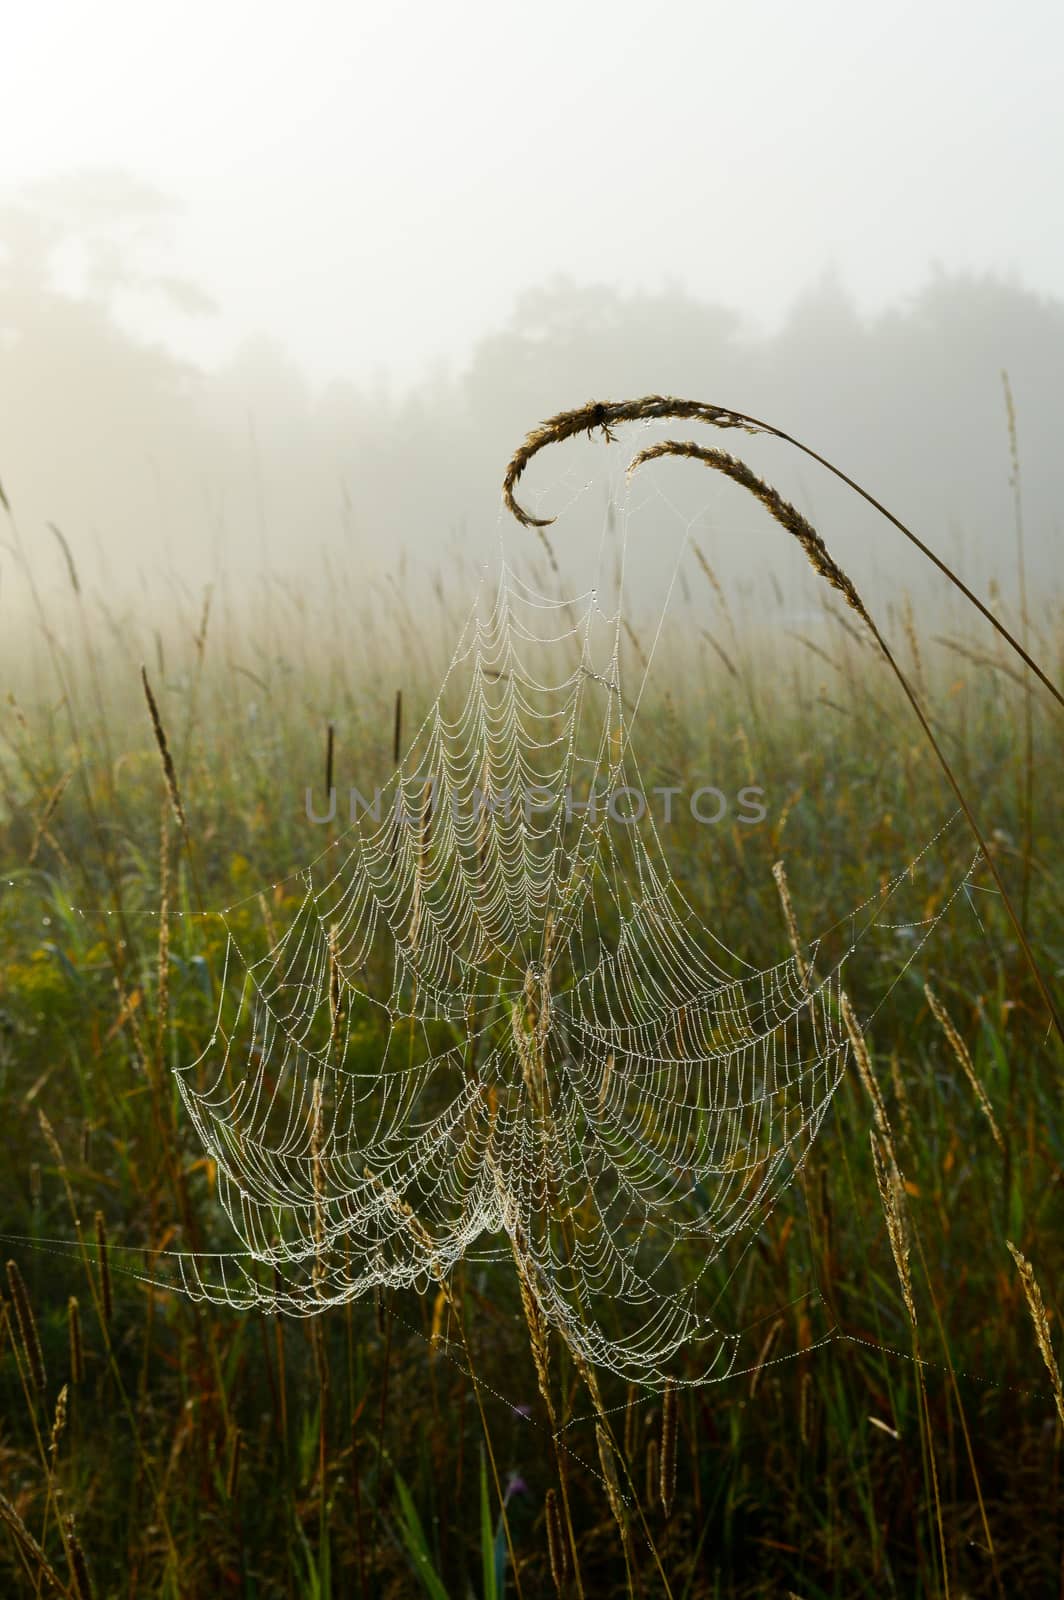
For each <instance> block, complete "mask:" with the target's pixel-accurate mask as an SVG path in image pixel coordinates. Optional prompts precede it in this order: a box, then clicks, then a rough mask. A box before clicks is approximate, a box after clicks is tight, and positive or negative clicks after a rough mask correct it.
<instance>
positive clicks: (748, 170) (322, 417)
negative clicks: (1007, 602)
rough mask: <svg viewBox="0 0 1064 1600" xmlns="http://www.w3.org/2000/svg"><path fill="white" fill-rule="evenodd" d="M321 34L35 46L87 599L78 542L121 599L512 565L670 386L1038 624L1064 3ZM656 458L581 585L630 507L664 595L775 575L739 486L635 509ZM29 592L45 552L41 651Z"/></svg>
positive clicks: (1057, 359) (617, 495)
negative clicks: (529, 447)
mask: <svg viewBox="0 0 1064 1600" xmlns="http://www.w3.org/2000/svg"><path fill="white" fill-rule="evenodd" d="M300 16H301V22H300V32H299V35H298V37H297V36H296V35H295V34H293V33H292V32H291V29H290V25H289V23H288V14H287V13H286V12H282V11H281V10H280V8H277V9H275V10H271V9H270V8H265V9H263V8H258V7H256V8H254V9H252V8H250V7H246V6H242V5H237V4H233V5H232V6H227V7H225V8H221V10H220V11H219V8H217V7H215V8H212V9H211V10H210V11H208V10H207V9H206V8H204V7H197V6H196V5H192V6H183V7H181V8H176V7H168V6H165V5H164V6H161V7H157V8H151V11H150V12H146V11H144V10H143V9H142V8H136V7H132V6H126V5H120V4H110V5H108V4H105V5H103V6H102V7H101V8H94V9H93V11H92V13H91V14H90V13H87V12H84V11H83V10H82V9H81V8H79V7H75V6H72V5H60V4H53V5H43V6H42V7H39V8H34V11H33V14H32V15H27V16H24V17H22V18H21V19H20V20H19V22H18V24H17V25H16V27H15V35H16V37H15V43H14V47H13V59H14V60H16V61H17V62H18V66H19V70H18V71H17V72H16V73H15V74H14V75H13V81H12V88H11V93H10V94H9V95H8V97H7V101H6V103H5V106H4V109H3V113H2V115H3V118H4V123H5V134H6V136H5V138H4V139H3V140H2V141H0V149H2V154H0V351H2V361H0V483H2V485H3V488H4V491H5V493H6V495H7V498H8V500H9V501H10V504H11V506H12V509H13V511H14V513H15V515H16V518H17V521H18V525H19V529H20V532H21V537H22V540H23V542H24V545H25V546H26V547H27V548H28V549H29V550H30V551H31V553H32V559H33V562H34V566H35V570H36V571H37V574H38V579H39V581H40V582H41V583H42V584H43V585H44V586H45V588H47V587H48V585H50V584H59V583H62V582H64V581H66V576H67V572H66V565H65V556H64V554H63V551H62V548H61V546H60V544H59V542H58V540H57V539H56V537H55V535H54V533H53V532H52V528H51V527H50V525H54V527H58V528H59V529H60V530H61V532H62V534H63V536H64V538H65V539H66V541H67V544H68V546H69V548H70V551H71V552H72V554H73V556H74V558H75V560H76V561H77V563H78V565H79V568H80V570H81V571H82V573H83V574H84V575H86V581H91V582H96V583H99V584H101V585H107V586H110V587H112V588H119V587H122V586H127V587H130V588H133V587H136V586H138V585H139V586H141V587H143V586H145V585H148V584H149V583H150V580H151V579H152V577H153V575H154V576H157V575H158V574H159V573H160V572H167V573H171V574H178V575H180V577H181V578H182V580H183V581H184V582H186V583H188V584H189V585H193V586H194V585H200V584H203V583H206V582H208V581H211V580H212V579H215V578H217V577H218V575H219V574H220V573H223V572H224V573H228V574H230V575H236V576H238V577H242V576H243V575H245V574H250V573H253V572H255V571H261V570H262V569H263V568H269V569H271V570H273V569H276V570H281V571H287V572H289V573H291V572H295V573H297V574H298V573H301V572H302V573H305V574H308V573H310V572H312V571H315V570H317V571H320V570H321V569H322V565H323V563H327V562H328V560H329V559H331V558H334V557H337V556H339V555H342V556H343V557H344V558H345V559H348V560H351V561H354V562H356V563H357V564H358V566H359V568H360V570H364V571H365V572H366V573H367V575H369V574H372V573H374V572H381V571H385V570H393V571H394V570H397V568H398V566H399V563H400V562H401V561H402V560H403V559H404V558H405V561H406V563H407V565H406V568H405V571H406V572H407V573H408V574H409V573H414V574H417V573H419V572H420V573H424V572H425V571H427V570H428V569H429V568H430V567H440V568H441V569H443V570H445V571H446V570H447V569H448V568H449V567H453V565H454V563H455V561H456V560H457V557H458V554H459V552H462V553H463V554H464V556H465V558H466V559H467V560H468V561H470V562H472V563H476V562H478V561H481V560H482V559H484V558H485V556H486V555H487V554H489V553H490V552H491V550H492V548H493V542H494V540H495V539H496V538H497V536H498V532H499V530H500V527H501V526H502V524H501V520H500V512H499V485H500V481H501V476H502V471H503V468H504V466H505V463H506V460H507V458H508V457H509V455H510V454H511V452H512V450H513V448H514V447H515V445H516V444H517V443H518V442H519V441H520V440H521V438H522V437H523V435H524V434H525V432H526V431H527V429H528V428H529V427H531V426H533V425H534V424H535V423H537V422H538V421H539V420H541V419H542V418H543V417H545V416H547V415H549V414H551V413H552V412H554V411H557V410H559V409H563V408H567V407H570V406H574V405H578V404H580V403H582V402H583V401H585V400H586V399H588V398H589V397H592V396H594V397H601V398H610V399H621V398H628V397H631V396H634V395H638V394H641V393H645V392H648V391H657V392H665V393H673V394H678V395H684V396H690V397H697V398H700V399H705V400H709V401H713V402H715V403H718V404H723V405H727V406H732V407H736V408H739V409H743V410H747V411H750V412H752V413H754V414H755V415H758V416H761V417H764V418H765V419H766V420H768V421H770V422H772V423H774V424H776V425H778V426H780V427H782V428H784V429H786V430H787V431H789V432H791V433H793V434H795V435H797V437H798V438H800V439H802V440H803V441H805V442H807V443H808V444H810V445H811V446H813V447H814V448H815V449H816V450H817V451H819V452H820V453H821V454H824V455H826V456H828V457H830V458H831V459H833V460H834V461H836V462H837V463H838V464H839V465H840V466H841V467H842V468H844V470H846V471H847V472H848V473H849V474H851V475H852V476H854V477H856V478H857V479H859V480H860V481H861V482H863V483H864V484H865V485H866V486H867V487H868V488H869V489H870V490H871V491H872V492H873V493H875V494H876V495H877V496H878V497H880V498H881V499H882V500H884V501H885V502H886V503H887V504H888V505H889V506H890V507H891V509H892V510H893V511H895V512H896V513H897V514H898V515H899V516H901V517H903V518H904V519H905V520H906V521H909V522H911V523H912V524H913V525H914V526H915V527H916V528H917V530H918V531H919V532H920V533H921V535H922V536H923V537H925V538H926V539H927V540H928V541H929V542H930V543H932V544H933V545H934V546H935V548H936V549H939V550H940V551H941V552H942V553H943V554H944V555H945V556H946V557H947V558H948V559H950V560H951V561H954V562H956V563H957V564H958V565H959V566H960V567H961V569H962V570H963V572H964V573H965V575H966V576H967V577H968V578H969V579H970V580H971V581H973V582H976V583H978V584H980V585H981V586H985V585H986V584H988V583H989V582H990V580H991V579H996V580H998V581H999V582H1000V583H1001V584H1002V585H1003V586H1004V588H1005V589H1006V591H1007V590H1008V589H1009V586H1010V585H1011V583H1012V581H1013V577H1014V572H1015V548H1016V534H1015V511H1016V507H1015V500H1014V488H1015V485H1014V483H1013V482H1012V475H1013V474H1012V463H1011V459H1010V439H1009V429H1008V422H1007V415H1006V403H1005V391H1004V385H1003V378H1002V373H1003V372H1006V371H1007V374H1008V379H1009V383H1010V385H1011V390H1012V394H1013V396H1014V400H1015V421H1016V430H1017V431H1016V440H1017V443H1018V450H1019V462H1020V468H1021V473H1020V483H1021V487H1022V511H1023V518H1024V526H1025V532H1026V541H1027V559H1028V564H1029V569H1030V572H1031V575H1032V579H1033V581H1035V582H1037V583H1038V584H1039V585H1041V586H1042V588H1043V589H1045V588H1047V587H1049V586H1052V584H1053V583H1054V582H1055V580H1056V579H1057V578H1058V577H1059V569H1060V562H1059V550H1060V537H1061V527H1060V520H1061V512H1060V507H1061V506H1062V505H1064V493H1062V491H1064V458H1062V453H1061V452H1060V450H1059V447H1058V444H1057V439H1056V431H1057V425H1056V418H1057V417H1058V416H1059V411H1060V388H1061V379H1062V377H1064V300H1061V299H1060V298H1059V297H1058V296H1057V295H1056V294H1055V293H1054V291H1055V289H1056V286H1057V285H1061V284H1064V236H1062V235H1061V234H1060V231H1059V230H1057V229H1052V228H1050V227H1049V226H1048V225H1047V222H1046V218H1047V215H1051V214H1052V209H1053V198H1052V197H1053V192H1054V186H1055V179H1056V174H1055V172H1054V166H1055V165H1056V163H1057V161H1058V152H1059V150H1060V148H1062V147H1064V137H1062V136H1064V126H1062V120H1064V119H1062V113H1061V110H1060V106H1059V97H1054V96H1053V95H1052V94H1051V93H1050V92H1049V85H1050V76H1049V75H1050V73H1051V71H1052V62H1053V60H1054V59H1055V53H1054V52H1055V46H1057V45H1059V42H1060V33H1061V29H1060V24H1059V19H1058V18H1057V16H1056V13H1055V12H1054V11H1051V10H1050V8H1049V7H1048V6H1029V7H1024V8H1021V9H1020V11H1018V12H1017V13H1015V14H1014V16H1012V17H1010V20H1009V24H1008V28H1007V31H1005V32H1004V33H1003V32H1002V31H1001V30H1002V24H1001V21H1000V12H999V11H998V10H997V8H991V7H989V6H975V7H971V6H966V7H964V8H961V7H959V6H953V5H939V6H930V7H921V8H920V10H919V11H917V10H916V9H915V8H905V7H901V8H894V9H893V10H891V11H890V12H889V13H887V12H884V13H882V14H876V15H873V14H872V13H871V12H869V13H867V14H865V13H860V12H858V13H854V12H853V11H852V9H851V8H846V9H845V10H844V9H843V8H842V7H841V6H837V5H834V4H827V3H823V0H821V3H819V4H816V5H812V6H810V7H805V8H801V9H800V10H799V11H796V10H795V9H794V8H791V7H785V6H782V5H771V6H767V7H765V8H758V9H757V12H756V14H755V13H754V12H748V13H743V14H740V15H738V16H736V17H722V16H719V15H718V14H717V13H716V12H715V11H714V12H712V13H711V12H710V10H709V8H705V7H695V6H693V5H684V4H680V5H677V6H671V7H669V8H653V7H651V8H647V7H636V6H634V5H631V4H621V5H614V6H611V7H608V8H607V7H598V6H590V7H586V8H581V10H580V11H579V12H578V13H573V12H571V10H569V9H568V8H563V7H561V6H557V5H547V6H545V7H541V8H537V11H536V13H535V15H534V17H533V16H527V17H526V16H525V15H524V14H518V13H516V12H513V11H510V10H509V9H508V8H504V7H487V6H483V5H480V4H476V5H470V6H466V7H463V8H459V10H458V11H457V12H455V13H453V14H451V13H444V12H442V11H440V10H439V9H438V8H431V7H429V6H427V5H423V4H417V5H395V6H392V7H389V8H385V10H384V11H383V12H382V13H379V14H378V13H374V14H373V15H372V16H371V15H370V13H369V12H368V11H367V10H365V8H354V9H353V10H352V8H340V7H333V6H322V5H318V6H314V5H312V6H310V7H308V8H306V9H305V13H304V12H301V14H300ZM669 431H670V432H671V433H672V434H673V436H676V430H675V428H673V429H671V430H669ZM687 431H690V430H687ZM642 442H645V441H644V440H643V438H642V437H640V438H639V440H638V441H637V440H636V439H635V438H634V437H633V438H632V439H630V440H622V441H620V442H619V443H618V444H616V445H613V446H610V447H607V446H606V445H605V443H604V442H603V441H601V440H593V441H590V442H588V443H586V444H585V443H582V442H581V443H574V444H572V445H569V446H566V447H564V448H562V449H560V450H559V451H557V452H555V453H554V454H552V455H550V456H548V457H545V458H543V459H542V460H541V461H539V462H537V463H536V464H535V466H534V468H533V469H532V470H531V471H530V473H529V484H528V492H529V494H530V495H531V496H532V497H533V499H534V500H535V501H536V503H537V504H541V505H542V506H544V507H546V508H547V509H548V511H554V510H559V511H561V512H562V516H561V519H560V521H559V523H558V525H557V528H556V530H555V533H554V535H552V537H553V538H555V539H556V541H557V547H558V549H559V554H560V559H561V560H562V562H563V565H564V564H566V563H570V564H575V565H579V561H580V559H582V553H584V552H586V550H587V549H589V548H591V543H593V540H592V541H591V542H590V543H589V541H588V537H587V536H588V533H589V530H590V531H591V533H592V534H593V533H594V531H595V530H596V529H601V527H602V525H603V521H604V518H605V517H606V516H607V515H609V516H611V517H612V515H613V513H612V511H610V510H609V507H610V504H611V502H612V504H613V506H614V507H617V506H618V505H619V506H620V509H621V512H622V519H623V517H624V516H627V515H629V514H631V516H632V528H631V532H632V548H633V558H632V559H633V562H634V567H633V571H635V572H636V573H637V574H639V573H642V574H643V575H644V577H645V578H646V580H647V582H648V583H650V584H651V585H653V584H654V583H657V584H659V586H660V584H662V583H664V581H665V575H666V573H667V569H668V564H669V562H670V561H671V560H672V559H673V557H674V554H675V539H674V538H673V535H674V534H675V533H676V531H677V529H678V530H680V532H681V533H682V531H683V529H684V528H685V527H687V526H690V527H692V528H696V529H697V530H698V537H699V539H700V541H702V542H703V543H704V544H705V546H706V548H707V550H709V551H711V553H712V555H713V559H714V560H715V561H719V563H720V564H721V567H722V571H723V572H724V574H725V576H726V577H728V576H734V577H736V578H737V579H742V578H744V577H749V576H750V575H751V574H752V573H754V572H756V571H757V570H759V569H760V568H761V567H762V566H763V565H764V563H765V561H766V559H768V557H767V552H768V550H769V548H770V544H769V541H770V540H771V539H772V538H773V537H774V536H773V535H772V534H770V533H768V532H767V531H766V530H765V529H764V528H763V526H762V525H761V523H759V521H758V518H757V516H756V515H754V514H753V513H752V512H751V511H750V509H749V508H747V507H745V506H743V505H741V504H740V498H741V497H739V496H738V494H737V491H735V490H734V489H729V488H728V487H727V486H722V485H715V484H710V483H709V482H707V481H706V480H707V478H708V475H707V474H705V473H704V472H701V471H700V469H696V468H694V467H693V466H691V465H690V464H684V465H679V464H676V463H672V464H661V463H659V464H657V465H656V466H655V468H654V469H653V480H652V482H651V481H650V479H649V475H648V481H647V484H646V493H645V494H644V493H643V492H642V489H643V486H642V485H641V486H640V495H639V496H637V497H636V499H635V500H634V501H633V500H632V499H631V498H627V499H626V498H625V491H624V486H623V481H622V477H621V475H622V474H623V468H624V466H625V465H626V463H627V461H628V459H629V458H630V456H631V454H632V453H633V452H634V449H635V448H636V447H637V443H642ZM723 442H724V443H725V444H726V445H727V446H729V447H731V448H737V447H738V446H737V445H736V440H735V438H727V439H725V440H724V441H723ZM629 445H630V446H631V448H628V446H629ZM742 449H743V453H745V454H746V455H747V456H748V458H749V459H750V460H751V461H752V462H753V463H754V464H755V465H757V466H758V468H759V469H761V470H763V471H764V472H765V473H766V474H767V475H768V476H769V477H771V479H772V481H773V482H775V483H777V484H778V485H779V486H780V487H781V488H782V489H783V490H784V492H785V493H787V494H788V495H789V496H790V497H792V498H793V499H794V500H795V501H796V502H797V503H798V504H799V505H800V506H801V507H802V509H803V510H805V511H806V512H807V513H808V514H810V515H811V516H813V518H814V520H816V521H817V523H818V526H820V527H821V531H822V532H823V533H824V535H825V537H826V538H828V540H829V543H831V545H832V548H833V549H834V550H835V552H836V554H837V555H838V557H839V559H840V560H842V562H843V564H844V565H846V566H848V567H850V566H852V567H853V569H854V572H855V576H858V575H859V576H860V578H861V579H862V580H863V581H866V582H870V581H876V582H885V583H891V582H894V583H896V582H899V581H904V582H908V583H912V582H914V581H915V572H916V569H915V568H914V567H913V566H912V565H911V564H910V563H909V562H908V561H907V560H903V559H901V556H900V554H899V546H898V541H897V539H896V537H895V536H894V535H893V534H892V533H891V532H890V530H889V529H886V528H885V527H884V525H882V524H878V525H877V524H876V523H875V522H874V521H873V520H872V519H871V518H870V517H869V516H868V515H867V514H866V512H865V511H864V510H863V509H862V508H861V507H860V506H859V505H858V504H857V503H856V502H855V501H854V500H853V499H852V497H848V496H847V495H846V494H845V493H844V492H842V491H841V490H840V489H839V487H838V485H836V484H834V483H832V482H831V480H830V479H829V478H828V477H827V476H826V475H825V474H824V473H823V472H822V471H819V470H818V469H816V468H815V467H813V466H812V465H811V464H810V463H809V462H808V461H803V460H802V459H800V458H796V457H795V456H794V455H793V454H792V455H788V454H787V453H786V452H785V451H784V450H782V449H781V448H779V447H776V446H773V447H771V448H770V447H768V446H767V445H765V443H764V442H763V441H756V440H755V441H746V440H743V441H742ZM648 497H649V498H648ZM633 506H634V507H635V509H633ZM663 519H664V522H665V523H668V527H669V536H668V537H665V536H664V535H661V536H659V534H660V529H661V526H662V522H663ZM762 522H763V518H762ZM755 529H756V530H757V531H756V533H755V531H754V530H755ZM775 537H777V539H778V535H776V536H775ZM504 538H505V539H506V540H507V541H508V542H510V543H513V542H514V541H516V542H517V545H518V546H520V541H521V540H525V541H526V543H527V542H528V541H529V539H530V536H529V535H527V534H521V533H520V531H519V530H517V529H516V528H515V527H514V526H513V525H510V526H509V527H508V528H507V529H506V530H505V532H504ZM528 547H529V548H532V545H531V543H529V544H528ZM788 570H790V569H788ZM20 585H21V579H20V573H19V570H18V563H17V561H16V559H15V556H14V554H13V551H12V549H11V546H10V541H8V540H6V539H5V543H4V548H3V549H2V550H0V613H2V611H3V610H6V611H7V613H8V615H9V616H10V615H11V614H12V610H13V608H17V607H18V606H19V605H20V603H21V598H22V588H21V586H20Z"/></svg>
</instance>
